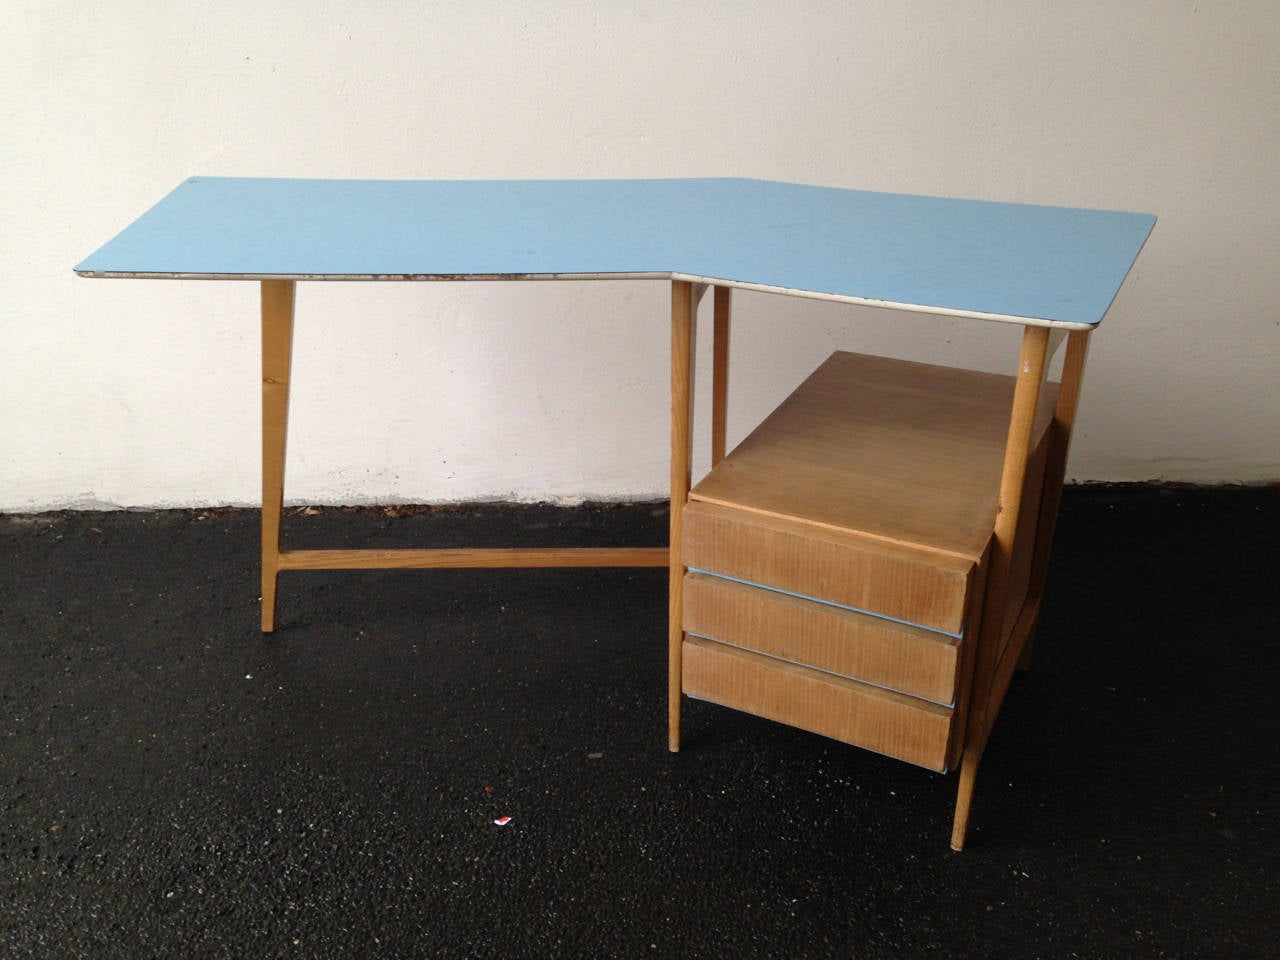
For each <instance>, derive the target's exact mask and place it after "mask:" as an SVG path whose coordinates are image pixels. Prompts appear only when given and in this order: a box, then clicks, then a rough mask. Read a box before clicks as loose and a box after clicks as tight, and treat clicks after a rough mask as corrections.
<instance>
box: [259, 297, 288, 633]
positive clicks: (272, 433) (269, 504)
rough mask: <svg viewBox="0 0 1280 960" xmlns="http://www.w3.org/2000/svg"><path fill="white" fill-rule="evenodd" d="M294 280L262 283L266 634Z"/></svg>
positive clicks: (275, 555)
mask: <svg viewBox="0 0 1280 960" xmlns="http://www.w3.org/2000/svg"><path fill="white" fill-rule="evenodd" d="M293 300H294V283H293V281H292V280H264V281H262V632H263V633H270V632H271V631H272V630H274V629H275V620H276V580H277V578H278V575H279V573H280V513H281V511H282V510H283V508H284V459H285V438H286V434H287V427H288V420H289V368H290V365H291V364H290V361H291V357H292V353H293Z"/></svg>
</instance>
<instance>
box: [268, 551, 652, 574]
mask: <svg viewBox="0 0 1280 960" xmlns="http://www.w3.org/2000/svg"><path fill="white" fill-rule="evenodd" d="M667 559H668V554H667V548H666V547H527V548H504V547H493V548H470V547H468V548H462V549H445V548H437V549H430V548H428V549H405V550H377V549H354V550H285V551H283V552H281V553H280V554H279V557H278V566H279V569H281V570H429V569H443V568H457V567H472V568H483V567H665V566H667Z"/></svg>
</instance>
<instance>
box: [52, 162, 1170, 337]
mask: <svg viewBox="0 0 1280 960" xmlns="http://www.w3.org/2000/svg"><path fill="white" fill-rule="evenodd" d="M1154 223H1155V218H1154V217H1152V216H1149V215H1146V214H1134V213H1116V212H1110V211H1098V210H1076V209H1070V208H1065V207H1046V206H1031V205H1025V204H1009V203H992V202H986V201H976V200H954V199H943V198H936V197H917V196H907V195H901V194H883V193H868V192H865V191H859V190H841V189H834V188H829V187H812V186H802V185H797V184H788V183H776V182H772V181H764V180H739V179H694V180H533V181H499V180H494V181H451V180H436V181H429V180H383V181H378V180H291V179H252V178H225V177H193V178H192V179H190V180H187V181H185V182H184V183H182V184H181V185H179V186H178V187H177V188H176V189H175V190H174V191H173V192H172V193H170V194H169V195H168V196H167V197H165V198H164V199H163V200H161V201H160V203H158V204H157V205H156V206H155V207H153V208H152V209H151V210H150V211H148V212H147V213H146V214H144V215H143V216H142V217H141V218H139V219H138V220H137V221H136V222H135V223H133V224H132V225H131V226H129V227H128V228H126V229H125V230H124V231H123V232H121V233H120V234H119V235H118V236H117V237H116V238H115V239H113V240H111V241H110V242H109V243H107V244H106V246H104V247H102V248H101V249H100V250H98V251H97V252H96V253H94V254H93V255H92V256H90V257H89V258H87V259H86V260H84V261H83V262H82V263H80V264H78V265H77V266H76V268H75V269H76V271H77V272H78V273H80V274H82V275H85V276H96V277H173V278H209V279H249V280H257V279H295V280H312V279H315V280H326V279H327V280H341V279H360V280H369V279H387V280H404V279H414V280H430V279H485V278H494V279H540V278H575V277H576V278H628V277H631V278H635V277H649V278H676V279H685V280H696V281H709V282H715V283H718V284H722V285H727V286H737V287H743V288H747V289H762V290H768V291H776V292H784V293H788V294H791V295H795V296H806V297H817V298H822V299H833V300H840V301H847V302H854V303H871V304H876V305H882V306H892V307H903V308H908V309H918V310H920V311H922V312H927V313H943V314H956V315H960V316H972V317H979V318H986V319H997V320H1009V321H1014V322H1017V323H1032V324H1048V325H1054V326H1066V327H1076V328H1083V327H1088V326H1092V325H1094V324H1096V323H1098V322H1099V321H1100V320H1101V319H1102V317H1103V315H1104V314H1105V313H1106V311H1107V308H1108V307H1109V306H1110V304H1111V301H1112V299H1113V298H1114V296H1115V294H1116V291H1117V290H1118V289H1119V287H1120V284H1121V283H1122V282H1123V280H1124V278H1125V275H1126V274H1127V273H1128V271H1129V268H1130V266H1131V265H1132V263H1133V261H1134V258H1135V257H1136V256H1137V255H1138V252H1139V250H1140V249H1141V248H1142V245H1143V243H1144V242H1145V241H1146V238H1147V236H1148V234H1149V233H1150V232H1151V229H1152V226H1153V225H1154Z"/></svg>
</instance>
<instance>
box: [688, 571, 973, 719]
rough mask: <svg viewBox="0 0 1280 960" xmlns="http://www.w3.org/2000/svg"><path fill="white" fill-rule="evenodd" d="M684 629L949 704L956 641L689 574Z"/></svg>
mask: <svg viewBox="0 0 1280 960" xmlns="http://www.w3.org/2000/svg"><path fill="white" fill-rule="evenodd" d="M684 629H685V630H686V631H687V632H689V633H696V634H698V635H700V636H703V637H707V638H710V639H712V640H718V641H721V642H723V643H727V644H731V645H733V646H736V647H744V648H746V649H748V650H755V651H757V652H759V653H763V654H766V655H768V656H771V657H777V658H779V659H782V660H789V661H791V662H793V663H798V664H802V665H806V666H810V667H815V668H816V669H818V670H824V671H827V672H830V673H835V674H839V675H841V676H844V677H848V678H850V679H854V680H863V681H866V682H867V683H871V684H875V685H877V686H881V687H887V688H889V689H890V690H897V691H898V692H900V693H905V694H908V695H910V696H913V697H921V698H924V699H926V700H932V701H935V702H937V703H940V704H944V705H950V704H951V703H953V702H954V700H955V691H956V676H957V671H958V668H959V663H960V657H959V655H958V651H959V641H957V640H954V639H952V638H950V637H947V636H945V635H943V634H940V633H935V632H933V631H929V630H924V629H921V628H919V627H910V626H907V625H905V624H899V623H894V622H893V621H891V620H883V619H881V618H879V617H872V616H868V615H867V614H864V613H858V612H857V611H853V610H845V609H843V608H840V607H833V606H831V605H830V604H823V603H815V602H814V601H812V600H804V599H801V598H799V597H792V596H788V595H786V594H783V593H777V592H776V591H772V590H764V589H761V588H759V587H752V586H747V585H745V584H741V583H735V582H733V581H732V580H725V579H723V578H721V577H714V576H710V575H707V574H702V573H690V574H688V575H687V576H686V577H685V581H684Z"/></svg>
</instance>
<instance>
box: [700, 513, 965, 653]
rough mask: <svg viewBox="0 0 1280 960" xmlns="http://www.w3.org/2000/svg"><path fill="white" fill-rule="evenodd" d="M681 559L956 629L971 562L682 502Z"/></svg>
mask: <svg viewBox="0 0 1280 960" xmlns="http://www.w3.org/2000/svg"><path fill="white" fill-rule="evenodd" d="M681 549H682V557H681V560H682V561H683V563H684V564H685V565H686V566H689V567H696V568H697V569H699V570H705V571H707V572H709V573H715V574H720V575H721V576H726V577H732V578H734V579H736V580H745V581H748V582H750V583H755V584H760V585H762V586H765V587H769V588H772V589H775V590H785V591H787V592H788V593H795V594H800V595H802V596H806V597H812V598H814V599H816V600H822V601H826V602H828V603H837V604H840V605H842V606H846V607H854V608H856V609H859V610H866V611H868V612H870V613H874V614H878V615H880V616H884V617H892V618H894V619H895V620H903V621H906V622H907V623H913V624H917V625H919V626H922V627H925V628H927V629H930V630H938V631H941V632H943V633H948V634H951V635H952V636H958V635H959V634H960V633H961V628H962V625H963V623H964V615H965V608H966V602H967V599H968V589H969V584H970V581H971V574H972V572H973V568H974V563H973V562H972V561H970V560H966V559H963V558H960V557H956V556H954V555H951V554H945V553H938V552H935V551H930V550H925V549H924V548H919V547H908V546H905V545H901V544H894V543H887V542H883V541H877V540H874V539H870V538H867V537H863V536H859V535H856V534H853V533H849V532H845V531H836V530H827V529H824V528H821V527H814V526H812V525H808V524H801V523H796V522H794V521H788V520H783V519H778V518H773V517H768V516H764V515H761V514H756V513H752V512H750V511H747V510H741V509H737V508H733V507H725V506H721V505H719V504H710V503H701V502H699V501H696V500H692V501H690V502H689V503H688V504H687V505H686V506H685V508H684V535H683V539H682V541H681Z"/></svg>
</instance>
